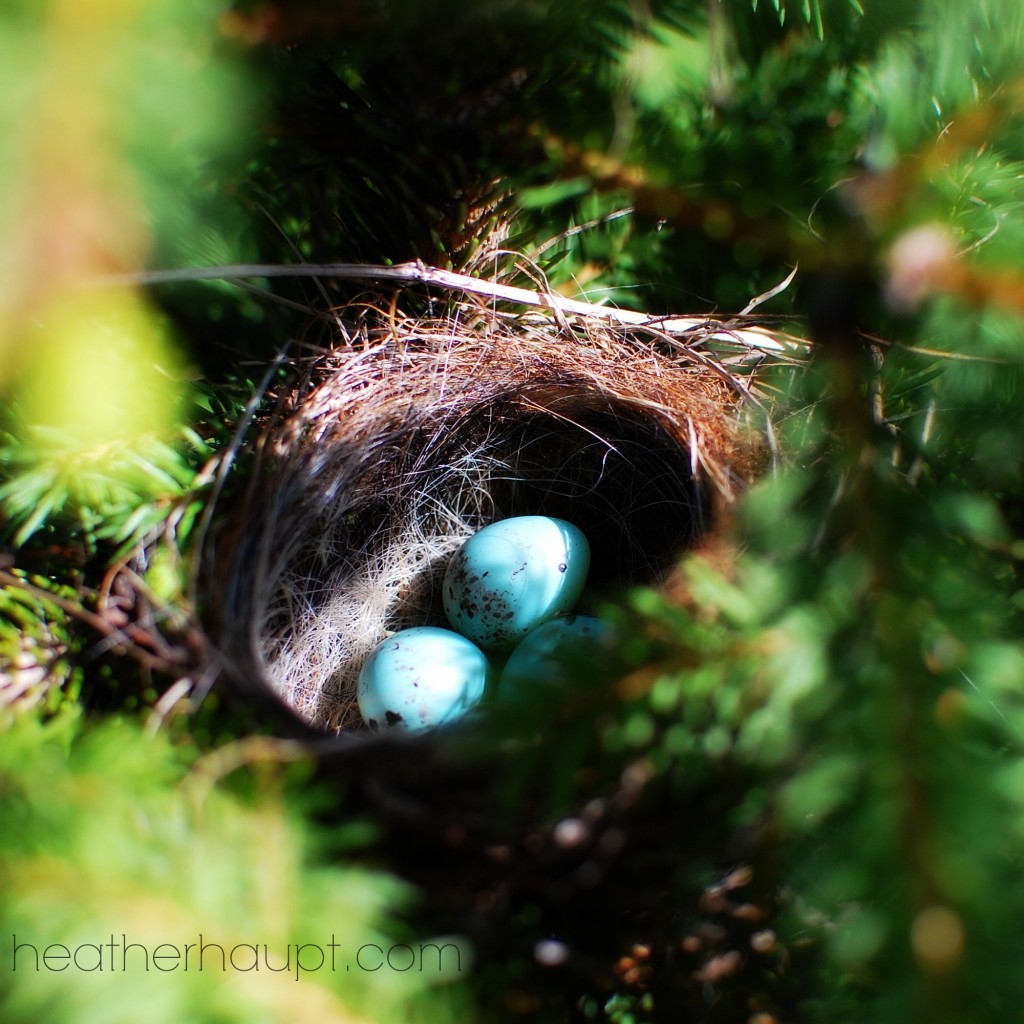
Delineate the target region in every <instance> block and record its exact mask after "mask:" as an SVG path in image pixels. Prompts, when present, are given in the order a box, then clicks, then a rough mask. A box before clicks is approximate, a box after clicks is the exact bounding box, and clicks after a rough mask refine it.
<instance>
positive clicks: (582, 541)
mask: <svg viewBox="0 0 1024 1024" xmlns="http://www.w3.org/2000/svg"><path fill="white" fill-rule="evenodd" d="M589 570H590V545H589V543H588V542H587V538H586V537H585V536H584V535H583V532H582V531H581V530H580V529H579V528H578V527H576V526H573V525H572V523H569V522H566V521H565V520H564V519H553V518H551V517H549V516H517V517H515V518H512V519H502V520H499V521H498V522H496V523H491V525H490V526H485V527H484V528H483V529H482V530H480V531H478V532H477V533H475V534H474V535H473V536H472V537H470V538H469V540H467V541H466V543H465V544H463V545H462V547H461V548H459V550H458V551H456V552H455V554H454V555H453V556H452V559H451V562H450V563H449V565H448V570H447V572H446V573H445V578H444V587H443V600H444V609H445V613H446V614H447V616H448V621H449V622H450V623H451V625H452V627H453V628H454V629H456V630H457V631H458V632H459V633H461V634H463V635H464V636H467V637H469V638H470V639H471V640H473V641H475V642H476V643H478V644H479V645H480V646H481V647H484V648H487V649H489V650H508V649H510V648H512V647H514V646H515V645H516V644H517V643H518V642H519V641H520V640H522V639H523V637H525V636H526V634H527V633H529V632H530V630H531V629H533V628H535V627H536V626H538V625H540V624H541V623H542V622H546V621H548V620H549V619H552V618H555V617H556V616H558V615H563V614H565V613H566V612H568V611H570V610H571V609H572V606H573V605H574V604H575V603H576V602H577V601H578V600H579V597H580V594H582V592H583V587H584V585H585V584H586V581H587V573H588V572H589Z"/></svg>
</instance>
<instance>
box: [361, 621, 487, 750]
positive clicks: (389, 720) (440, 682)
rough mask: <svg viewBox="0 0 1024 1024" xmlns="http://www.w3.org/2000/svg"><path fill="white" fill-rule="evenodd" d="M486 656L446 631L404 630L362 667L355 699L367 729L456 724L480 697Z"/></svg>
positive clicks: (414, 728)
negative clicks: (367, 726)
mask: <svg viewBox="0 0 1024 1024" xmlns="http://www.w3.org/2000/svg"><path fill="white" fill-rule="evenodd" d="M490 674H491V666H490V662H489V661H488V660H487V656H486V655H485V654H484V652H483V651H481V650H480V648H479V647H477V646H476V645H475V644H474V643H473V642H472V641H471V640H467V639H466V638H465V637H464V636H459V634H458V633H453V632H452V631H451V630H450V629H439V628H437V627H435V626H418V627H416V628H415V629H403V630H402V631H401V632H399V633H395V634H394V636H391V637H389V638H388V639H387V640H385V641H384V642H383V643H381V644H379V645H378V646H377V647H376V648H375V649H374V650H373V652H372V653H371V654H370V656H369V657H368V658H367V659H366V661H365V662H364V664H363V668H362V671H361V672H360V673H359V682H358V684H357V687H356V695H357V699H358V701H359V711H360V713H361V714H362V716H363V721H364V722H366V724H367V725H369V726H370V728H376V729H398V730H402V731H405V732H422V731H423V730H424V729H430V728H433V727H434V726H436V725H443V724H446V723H448V722H454V721H456V720H457V719H459V718H461V717H462V716H463V715H464V714H465V713H466V712H467V711H468V710H469V709H470V708H471V707H473V705H474V704H476V703H478V702H479V700H480V699H481V697H483V695H484V690H485V689H486V687H487V682H488V679H489V678H490Z"/></svg>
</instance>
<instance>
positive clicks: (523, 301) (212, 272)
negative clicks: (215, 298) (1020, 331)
mask: <svg viewBox="0 0 1024 1024" xmlns="http://www.w3.org/2000/svg"><path fill="white" fill-rule="evenodd" d="M250 277H337V278H344V279H346V280H351V281H394V282H395V283H396V284H426V285H431V286H433V287H437V288H448V289H450V290H452V291H461V292H468V293H471V294H474V295H484V296H487V297H488V298H492V299H501V300H503V301H505V302H515V303H518V304H520V305H523V306H535V307H542V308H546V309H552V310H557V311H559V312H560V313H563V314H564V313H571V314H574V315H577V316H588V317H595V318H598V319H601V320H612V321H614V322H616V323H621V324H631V325H635V326H649V325H652V324H653V325H656V326H657V328H658V330H660V331H664V332H665V333H666V334H687V333H689V332H691V331H699V330H708V329H709V328H710V327H714V326H715V325H716V324H717V323H718V321H716V320H714V319H710V318H708V317H687V316H667V317H652V316H650V315H649V314H647V313H643V312H640V311H638V310H632V309H616V308H614V307H610V306H598V305H595V304H594V303H591V302H580V301H579V300H578V299H567V298H564V297H563V296H561V295H556V294H554V293H553V292H550V291H548V292H532V291H530V290H528V289H526V288H517V287H515V286H513V285H507V284H498V283H497V282H496V281H484V280H481V279H480V278H476V277H468V276H467V275H465V274H456V273H454V272H452V271H450V270H441V269H440V268H439V267H428V266H427V265H426V264H425V263H423V262H421V261H420V260H413V261H411V262H409V263H398V264H395V265H394V266H391V267H385V266H379V265H375V264H364V263H308V264H306V263H304V264H296V265H287V264H277V263H241V264H233V265H229V266H218V267H191V268H185V269H180V270H143V271H139V272H136V273H130V274H114V275H110V276H106V277H103V278H102V279H101V280H100V282H99V283H101V284H107V285H157V284H180V283H183V282H188V281H224V280H231V279H232V278H250ZM713 337H715V338H720V339H721V340H723V341H730V342H733V343H734V344H735V343H739V344H741V345H746V346H749V347H750V348H755V349H762V350H766V351H771V352H783V351H789V350H791V349H792V347H793V346H792V345H791V344H787V343H785V342H783V341H781V340H780V339H779V338H778V337H777V336H776V335H775V334H773V333H772V332H771V331H769V330H766V329H764V328H760V327H747V328H743V329H732V330H728V331H725V330H723V331H722V332H721V333H719V332H715V333H714V334H713Z"/></svg>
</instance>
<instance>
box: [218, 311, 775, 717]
mask: <svg viewBox="0 0 1024 1024" xmlns="http://www.w3.org/2000/svg"><path fill="white" fill-rule="evenodd" d="M338 323H339V324H340V325H342V334H343V337H342V338H341V339H340V340H339V341H338V343H337V345H336V346H335V348H334V349H333V350H332V351H330V352H329V353H326V354H324V355H322V356H320V357H318V358H317V359H316V361H315V362H314V363H313V365H312V366H311V367H310V371H309V373H308V374H307V376H306V383H305V384H304V385H303V386H302V387H300V388H298V389H297V390H296V392H295V393H294V394H292V395H290V396H288V398H287V401H286V403H285V406H286V408H285V411H284V413H283V414H281V413H279V414H278V416H277V417H276V418H275V420H274V421H273V422H268V423H266V424H264V425H263V427H262V429H261V431H260V439H259V442H258V444H257V445H256V446H254V448H255V450H254V457H255V465H254V468H253V472H252V473H251V474H250V475H249V477H248V485H247V489H246V491H245V493H244V494H241V495H239V496H238V498H237V500H236V502H235V503H233V505H232V507H231V508H230V509H228V510H225V509H221V511H222V512H223V513H224V515H223V516H222V521H223V526H222V527H221V529H220V531H219V533H218V535H217V538H216V543H215V558H214V562H213V568H212V571H211V572H210V573H209V577H208V595H207V596H208V607H209V608H210V610H211V618H212V620H213V624H212V629H211V633H212V636H213V638H214V640H215V642H216V643H217V645H218V647H219V648H220V649H221V651H222V652H223V653H224V655H225V656H226V657H225V661H226V662H227V663H230V664H231V665H232V666H234V670H235V671H236V673H237V674H238V676H239V678H241V679H243V680H244V681H245V684H246V685H247V686H249V687H253V688H255V689H257V690H259V691H261V692H263V693H266V694H269V695H273V696H275V697H276V698H279V699H280V701H281V702H283V704H284V705H285V706H286V708H287V709H289V713H290V714H293V715H294V716H296V717H297V718H298V719H299V720H301V721H303V722H305V723H307V724H309V725H312V726H313V727H315V728H318V729H323V730H326V731H335V730H345V729H351V728H359V727H360V722H359V715H358V710H357V709H356V707H355V699H354V693H355V683H356V679H357V676H358V673H359V669H360V667H361V665H362V663H363V661H364V659H365V658H366V656H367V655H368V654H369V652H370V651H371V650H372V649H373V648H374V647H375V646H376V645H377V644H378V643H379V642H380V641H381V640H382V639H384V638H385V637H386V636H387V635H388V634H389V632H391V631H395V630H398V629H403V628H406V627H410V626H417V625H445V620H444V612H443V610H442V607H441V601H440V583H441V577H442V576H443V573H444V569H445V565H446V560H447V558H448V557H449V556H450V554H451V553H452V552H453V551H454V550H455V549H456V548H457V547H458V546H459V545H460V544H461V543H462V542H463V541H464V540H465V539H466V538H467V537H468V536H469V535H470V534H472V533H473V532H474V531H475V530H477V529H479V528H481V527H482V526H484V525H486V524H487V523H489V522H493V521H494V520H497V519H501V518H505V517H508V516H515V515H527V514H542V515H553V516H559V517H561V518H564V519H567V520H569V521H570V522H573V523H575V524H576V525H577V526H579V527H580V528H581V529H582V530H583V531H584V533H585V534H586V535H587V537H588V539H589V540H590V543H591V548H592V552H593V557H592V569H591V576H590V583H589V585H588V589H587V592H586V593H585V595H584V597H583V602H582V609H581V610H588V609H592V608H593V607H594V606H596V604H597V603H599V602H600V601H601V600H603V599H605V598H608V597H614V596H615V594H616V593H617V592H621V591H622V589H623V588H625V587H627V586H630V585H633V584H648V585H658V584H660V583H662V582H664V580H665V579H666V577H667V576H668V575H669V574H670V573H671V571H672V569H673V568H674V566H675V565H676V564H677V562H678V559H679V557H680V555H681V554H682V552H683V551H684V550H686V549H687V548H688V547H690V546H692V545H693V544H694V543H695V542H697V541H698V540H699V539H700V538H701V537H703V536H705V535H706V534H707V532H708V531H709V530H710V529H711V528H712V527H713V526H714V525H715V523H716V521H717V520H718V518H719V517H720V515H721V514H722V512H723V510H724V509H725V508H726V507H727V505H728V503H729V501H730V500H731V498H732V497H733V495H734V494H735V492H736V490H737V487H738V486H739V485H740V484H742V482H743V481H744V480H745V479H746V478H748V476H749V475H750V473H751V472H752V470H753V467H754V465H755V462H756V460H757V452H758V449H759V445H758V443H757V441H756V440H755V439H754V438H753V437H752V435H751V432H750V431H748V430H744V429H743V428H742V426H741V424H743V423H744V422H745V416H744V413H745V411H747V410H748V408H749V406H750V403H751V402H755V401H756V400H755V399H753V397H752V392H751V381H750V377H749V376H748V375H746V374H743V373H740V372H735V371H734V370H732V369H730V368H728V367H727V366H726V363H725V362H723V361H722V360H721V359H720V358H718V357H717V356H716V355H715V354H714V353H713V350H712V348H711V347H710V342H711V339H712V338H713V337H715V336H716V335H715V334H714V333H713V330H714V331H717V332H718V334H717V336H718V337H721V327H720V325H714V328H711V327H709V328H708V329H707V330H705V331H700V330H698V331H695V332H691V333H688V334H687V335H685V336H683V337H678V336H676V337H673V336H670V335H668V334H666V333H664V332H663V331H661V330H659V329H658V328H657V327H656V326H651V327H637V326H629V325H623V324H619V323H615V322H611V321H608V320H602V319H598V318H587V317H574V318H573V320H572V322H570V321H568V320H567V319H566V318H565V317H563V316H560V315H552V314H551V313H550V312H548V311H545V312H532V313H504V312H500V311H498V310H497V309H495V308H489V307H486V306H482V305H481V304H479V303H470V302H467V303H464V304H453V306H452V307H451V309H450V310H449V313H448V315H447V316H444V317H440V318H438V317H434V318H430V319H423V318H417V317H405V316H402V315H401V314H400V313H397V312H396V311H395V308H394V306H392V308H391V310H390V311H383V310H379V309H377V308H376V307H374V306H373V305H366V304H362V305H358V306H350V307H348V308H346V309H344V310H342V311H341V312H340V316H339V320H338ZM748 355H749V353H748Z"/></svg>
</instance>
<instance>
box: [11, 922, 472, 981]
mask: <svg viewBox="0 0 1024 1024" xmlns="http://www.w3.org/2000/svg"><path fill="white" fill-rule="evenodd" d="M8 950H9V958H8V957H3V958H0V969H6V970H8V971H10V972H11V973H15V972H17V973H25V974H27V973H30V972H32V973H47V972H48V973H54V974H58V973H61V972H64V971H72V972H74V971H79V972H82V973H90V974H91V973H94V972H100V973H111V974H125V973H129V972H135V971H140V972H149V971H160V972H162V973H165V974H169V973H171V972H173V971H179V972H181V973H190V972H197V973H198V972H222V973H228V972H237V973H239V974H245V973H248V972H251V971H255V972H263V971H266V972H268V973H272V974H287V975H291V977H293V978H294V979H295V980H296V981H298V980H299V979H300V978H302V976H303V975H306V974H316V973H318V972H321V971H323V972H327V971H369V972H373V971H395V972H398V973H405V972H407V971H419V972H428V971H429V972H431V973H433V974H446V975H449V974H452V973H458V972H460V971H461V970H462V950H461V948H460V947H459V946H458V945H457V944H456V943H454V942H444V943H436V942H424V943H418V944H415V945H407V944H405V943H397V944H395V945H391V946H381V945H378V944H377V943H375V942H367V943H363V945H361V946H359V947H358V948H356V949H354V950H348V951H345V950H343V949H342V946H341V945H340V944H339V943H338V942H336V941H335V939H334V935H331V938H330V941H329V942H298V943H289V944H287V945H285V946H278V945H271V944H269V943H259V942H238V943H234V944H228V943H223V942H212V941H210V940H209V939H207V938H205V937H204V936H203V934H202V933H201V932H200V933H199V935H197V936H196V938H195V940H194V941H192V942H184V943H175V942H159V943H142V942H132V941H130V940H129V938H128V936H127V935H125V934H123V933H122V934H121V935H119V936H118V935H113V934H111V935H110V936H109V939H108V940H107V941H105V942H104V941H101V942H80V943H78V944H77V945H68V944H66V943H62V942H39V941H37V940H35V939H32V938H30V937H27V936H26V937H21V936H18V935H16V934H12V935H11V943H10V945H9V946H8ZM2 960H6V961H7V962H6V963H3V962H2Z"/></svg>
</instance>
